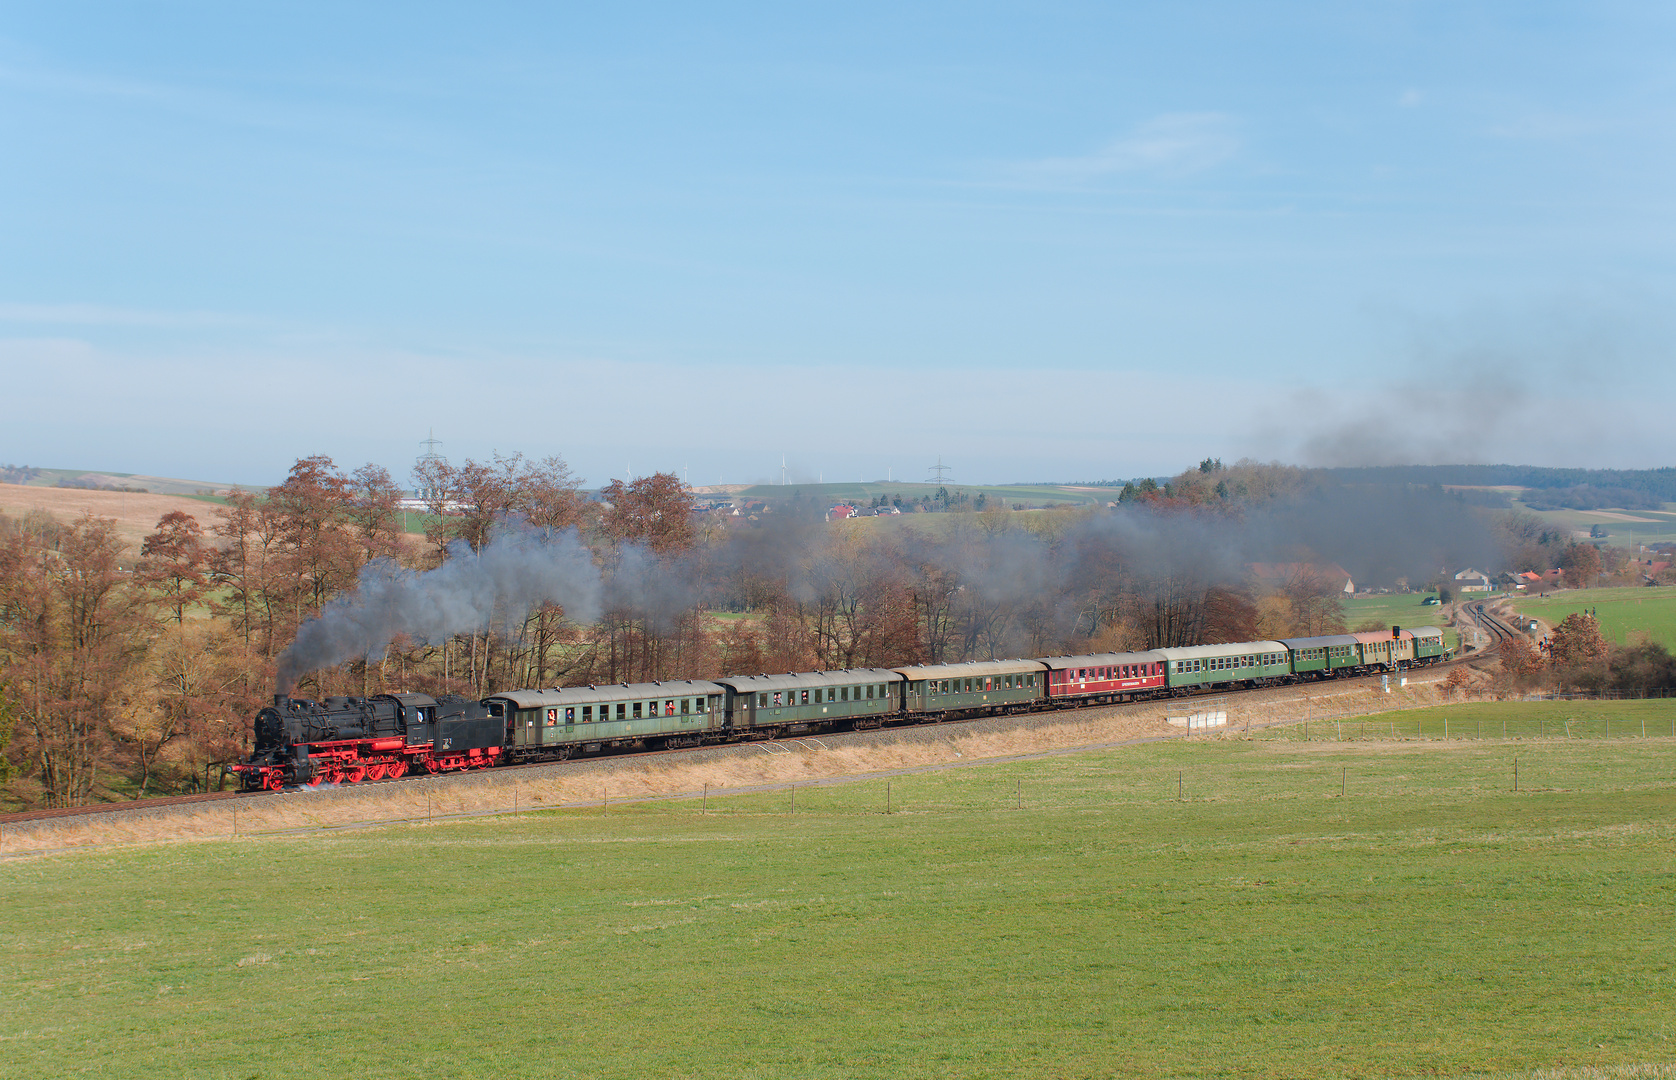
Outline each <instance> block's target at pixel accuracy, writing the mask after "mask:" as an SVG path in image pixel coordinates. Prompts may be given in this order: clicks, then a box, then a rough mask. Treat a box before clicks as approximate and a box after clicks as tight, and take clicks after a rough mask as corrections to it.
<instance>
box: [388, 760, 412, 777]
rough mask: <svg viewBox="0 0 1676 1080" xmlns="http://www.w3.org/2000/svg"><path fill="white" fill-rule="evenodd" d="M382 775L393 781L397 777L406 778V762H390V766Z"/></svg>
mask: <svg viewBox="0 0 1676 1080" xmlns="http://www.w3.org/2000/svg"><path fill="white" fill-rule="evenodd" d="M384 775H385V776H387V777H389V778H390V779H392V780H394V779H395V778H396V777H398V776H406V775H407V762H405V761H392V762H390V765H389V767H388V768H387V769H386V770H385V772H384Z"/></svg>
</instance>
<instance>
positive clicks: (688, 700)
mask: <svg viewBox="0 0 1676 1080" xmlns="http://www.w3.org/2000/svg"><path fill="white" fill-rule="evenodd" d="M691 704H692V699H691V698H682V699H681V715H682V716H685V715H687V706H688V705H691Z"/></svg>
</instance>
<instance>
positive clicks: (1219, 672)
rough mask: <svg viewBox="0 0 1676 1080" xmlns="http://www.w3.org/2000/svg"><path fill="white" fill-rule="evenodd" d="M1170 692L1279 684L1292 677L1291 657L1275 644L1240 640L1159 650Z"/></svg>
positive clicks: (1278, 644) (1283, 648) (1285, 650)
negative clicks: (1228, 643) (1236, 685)
mask: <svg viewBox="0 0 1676 1080" xmlns="http://www.w3.org/2000/svg"><path fill="white" fill-rule="evenodd" d="M1156 652H1157V653H1158V655H1160V656H1162V657H1164V659H1165V668H1166V671H1165V677H1166V679H1167V685H1168V686H1169V688H1170V689H1171V690H1172V691H1180V692H1185V691H1188V690H1195V689H1199V688H1202V687H1213V686H1229V687H1232V686H1233V685H1235V684H1236V683H1249V684H1250V685H1253V686H1260V685H1265V684H1268V683H1275V682H1280V681H1282V680H1284V679H1286V678H1287V677H1288V676H1290V675H1291V674H1292V662H1291V655H1290V653H1289V652H1288V650H1287V648H1286V646H1285V645H1283V644H1282V643H1280V642H1278V641H1239V642H1234V643H1233V644H1230V645H1194V646H1190V647H1188V648H1182V649H1158V650H1156Z"/></svg>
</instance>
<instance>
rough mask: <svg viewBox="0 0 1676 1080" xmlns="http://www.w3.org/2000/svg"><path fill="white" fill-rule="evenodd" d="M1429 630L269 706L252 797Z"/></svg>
mask: <svg viewBox="0 0 1676 1080" xmlns="http://www.w3.org/2000/svg"><path fill="white" fill-rule="evenodd" d="M1448 655H1449V654H1448V651H1447V650H1446V648H1445V645H1444V639H1443V631H1441V630H1439V629H1437V628H1436V627H1430V626H1426V627H1420V628H1417V629H1413V630H1404V629H1402V628H1400V627H1395V626H1393V627H1392V628H1391V633H1390V635H1389V636H1387V635H1385V634H1384V633H1358V634H1334V635H1327V636H1323V637H1311V638H1287V639H1283V640H1280V641H1244V642H1233V643H1228V644H1219V645H1197V646H1191V647H1187V648H1172V649H1155V650H1152V651H1150V652H1142V653H1099V654H1091V655H1085V656H1049V657H1042V658H1039V659H1034V660H983V661H971V662H968V663H964V664H926V665H914V666H910V667H902V668H893V669H887V668H860V669H848V670H844V671H810V672H797V673H791V674H786V675H744V676H728V677H725V678H718V679H715V680H695V679H687V680H680V681H673V682H647V683H621V684H618V685H614V686H588V687H565V688H555V689H551V690H513V691H508V692H505V693H501V694H495V695H492V696H490V697H487V698H484V699H483V700H482V701H472V700H470V699H468V698H463V697H459V696H457V695H445V696H442V697H431V696H429V695H426V694H379V695H376V696H374V697H366V698H356V697H329V698H327V699H326V700H325V701H323V702H314V701H308V700H304V699H301V698H291V697H288V696H285V695H283V694H282V695H276V696H275V698H274V703H273V704H272V705H271V706H269V707H268V708H265V709H263V710H262V711H261V712H260V713H258V714H257V717H256V746H255V750H254V752H253V753H252V754H251V756H250V759H249V760H248V761H246V762H243V763H241V764H239V765H235V766H233V771H234V772H235V773H237V774H238V776H239V778H240V786H241V787H242V788H243V789H244V790H246V791H259V790H264V789H266V790H269V791H278V790H280V789H282V788H284V787H287V786H291V785H317V784H322V783H355V782H358V781H361V780H383V779H389V778H393V777H399V776H406V775H409V774H417V773H427V774H436V773H445V772H457V771H460V770H466V769H484V768H490V767H492V766H495V765H500V764H508V763H515V762H526V761H562V760H565V759H567V758H569V757H571V756H573V755H576V754H597V753H605V752H610V751H618V750H634V749H661V748H665V747H681V746H699V745H702V744H705V743H725V742H737V741H741V740H745V739H772V738H777V737H779V736H782V735H801V734H808V733H812V732H817V731H827V730H832V729H835V728H852V729H863V728H876V727H880V726H882V725H884V724H886V723H915V722H924V721H937V720H945V719H953V718H957V717H967V716H982V715H996V714H1001V713H1012V712H1028V711H1037V710H1042V709H1060V708H1072V707H1076V706H1081V705H1098V704H1117V703H1121V702H1129V701H1138V700H1144V699H1149V698H1159V697H1170V696H1179V695H1184V694H1191V693H1195V692H1199V691H1204V690H1220V691H1229V690H1241V689H1255V688H1258V687H1263V686H1274V685H1278V684H1281V683H1290V682H1298V681H1301V680H1306V679H1330V678H1338V677H1342V676H1347V675H1367V674H1374V673H1377V672H1384V671H1401V670H1404V669H1406V668H1408V667H1410V666H1414V665H1425V664H1435V663H1438V662H1440V661H1442V660H1444V659H1446V658H1447V657H1448Z"/></svg>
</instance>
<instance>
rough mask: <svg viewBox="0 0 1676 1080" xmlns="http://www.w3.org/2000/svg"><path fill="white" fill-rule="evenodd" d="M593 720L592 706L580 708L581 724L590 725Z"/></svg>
mask: <svg viewBox="0 0 1676 1080" xmlns="http://www.w3.org/2000/svg"><path fill="white" fill-rule="evenodd" d="M593 719H594V707H593V706H592V705H584V706H582V722H583V723H584V724H591V723H593Z"/></svg>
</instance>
